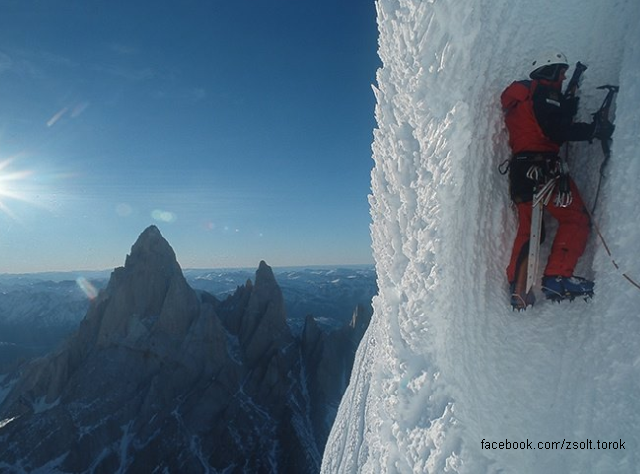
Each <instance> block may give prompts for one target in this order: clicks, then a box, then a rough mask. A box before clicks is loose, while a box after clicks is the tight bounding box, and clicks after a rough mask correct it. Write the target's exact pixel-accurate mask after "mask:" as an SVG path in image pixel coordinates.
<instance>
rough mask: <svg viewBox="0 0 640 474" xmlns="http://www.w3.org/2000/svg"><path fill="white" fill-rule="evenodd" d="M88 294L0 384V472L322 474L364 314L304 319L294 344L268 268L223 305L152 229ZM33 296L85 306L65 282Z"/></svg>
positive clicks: (364, 309)
mask: <svg viewBox="0 0 640 474" xmlns="http://www.w3.org/2000/svg"><path fill="white" fill-rule="evenodd" d="M300 273H305V272H299V274H298V275H297V276H296V275H293V274H289V275H290V276H291V280H293V281H298V280H300V279H301V277H300ZM351 274H352V273H351V272H347V271H345V272H344V273H341V272H339V271H336V272H335V273H331V276H332V278H333V280H331V282H329V284H338V283H339V281H340V280H341V279H343V278H344V279H346V280H348V281H349V280H353V279H352V278H347V277H345V276H344V275H347V276H349V275H351ZM205 275H206V274H205ZM316 275H319V274H316ZM322 275H324V276H323V277H322V278H321V279H326V276H327V274H326V273H325V274H322ZM315 278H320V277H319V276H316V277H315ZM213 280H214V279H213V278H212V277H211V275H209V276H205V277H203V278H200V281H201V282H205V283H206V282H211V281H213ZM316 281H317V280H316ZM352 283H353V282H352ZM208 284H210V283H208ZM226 284H229V282H227V283H226ZM234 284H235V282H234ZM325 284H326V282H325V283H321V284H318V286H317V287H315V291H318V288H321V287H323V285H325ZM58 285H61V286H58ZM92 285H93V283H91V284H90V283H89V282H86V281H80V285H79V286H81V287H83V288H84V289H85V291H87V292H88V293H89V294H92V295H95V297H94V298H93V299H92V300H91V302H90V303H89V305H88V309H87V311H86V314H85V316H84V317H83V318H82V320H81V322H80V324H79V326H78V327H77V330H75V331H74V332H73V333H72V334H71V335H70V336H69V337H68V338H67V339H66V340H65V341H64V343H62V344H61V345H59V346H58V347H57V348H56V349H55V350H54V351H53V352H50V353H48V354H46V355H45V356H43V357H40V358H36V359H34V360H32V361H28V362H25V363H23V364H21V365H19V366H17V367H15V369H14V370H11V371H10V372H6V373H5V374H4V375H0V471H2V472H5V471H8V472H47V473H66V472H76V473H113V472H126V473H137V472H158V473H160V472H176V473H177V472H179V473H182V472H188V473H208V472H233V473H247V474H249V473H251V474H253V473H263V472H264V473H278V474H289V473H291V474H294V473H295V474H298V473H309V474H313V473H315V472H319V470H320V460H321V456H322V452H323V449H324V445H325V443H326V440H327V437H328V434H329V430H330V428H331V426H332V424H333V420H334V418H335V416H336V412H337V407H338V404H339V402H340V400H341V397H342V394H343V393H344V391H345V389H346V386H347V383H348V381H349V378H350V374H351V368H352V366H353V361H354V358H355V352H356V349H357V347H358V344H359V342H360V340H361V338H362V337H363V336H364V334H365V331H366V329H367V327H368V324H369V321H370V318H371V316H372V310H371V305H370V304H365V305H358V306H357V307H356V308H355V310H354V311H353V312H352V317H351V319H350V320H349V321H348V322H347V323H345V324H343V325H342V326H341V327H340V328H339V329H336V330H324V331H323V330H321V329H320V326H319V325H318V324H317V322H316V321H315V319H314V318H313V317H312V316H307V317H305V318H304V321H303V325H302V328H301V330H300V332H299V334H296V333H294V331H292V329H291V326H290V325H289V324H288V323H287V311H286V309H285V300H284V296H283V291H282V290H281V288H280V286H279V285H278V283H277V280H276V277H275V275H274V272H273V270H272V269H271V268H270V267H269V266H268V265H267V264H266V263H265V262H260V265H259V267H258V269H257V271H256V272H255V273H254V274H253V278H249V279H247V280H246V281H245V282H244V283H243V284H241V285H239V286H237V287H236V289H235V291H233V292H231V293H230V294H228V295H226V296H225V297H224V298H218V297H216V296H215V295H213V294H211V293H209V292H207V291H205V290H202V289H194V288H192V287H191V285H190V284H189V282H188V281H187V279H186V278H185V275H184V273H183V272H182V270H181V268H180V266H179V265H178V263H177V260H176V256H175V254H174V252H173V249H172V248H171V246H170V245H169V243H168V242H167V241H166V240H165V239H164V238H163V237H162V235H161V234H160V231H159V230H158V229H157V228H156V227H155V226H151V227H149V228H148V229H146V230H145V231H144V232H143V233H142V234H141V236H140V237H139V238H138V240H137V241H136V243H135V244H134V245H133V247H132V249H131V253H130V254H129V255H128V256H127V258H126V262H125V265H124V266H123V267H119V268H117V269H115V270H114V271H113V272H112V273H111V276H110V278H109V281H108V283H107V284H106V285H101V288H100V291H99V292H97V293H96V292H94V289H93V288H92ZM19 286H20V285H18V286H17V287H16V286H14V290H13V291H18V287H19ZM28 286H29V285H27V287H28ZM35 286H37V287H39V288H40V294H41V295H47V294H49V291H48V290H47V289H50V288H58V289H60V288H66V290H65V291H67V293H68V295H73V297H72V296H68V299H69V301H70V302H71V301H81V298H77V296H78V295H77V293H76V292H74V291H75V290H72V289H71V286H72V285H69V284H68V282H66V281H63V282H49V283H42V282H41V284H36V285H35ZM355 286H357V285H352V287H355ZM9 293H12V292H9ZM56 293H57V290H56V291H54V294H56ZM347 293H348V294H350V295H351V294H353V291H352V290H350V291H347ZM4 294H5V295H7V294H8V293H4ZM83 294H84V292H83ZM39 298H42V301H46V298H47V297H46V296H40V297H39ZM36 307H38V306H37V305H36ZM64 310H65V311H66V310H67V309H64ZM61 311H63V310H62V309H61ZM70 319H73V318H68V317H66V316H64V317H61V318H60V319H55V318H46V317H45V318H44V319H42V320H43V321H48V322H52V321H53V322H55V321H69V320H70ZM5 320H6V324H8V325H9V324H11V321H12V320H11V319H9V318H5ZM37 320H38V318H36V317H34V319H33V321H37ZM43 324H44V323H43ZM53 326H54V327H57V326H56V324H53ZM34 331H35V332H38V330H36V329H34Z"/></svg>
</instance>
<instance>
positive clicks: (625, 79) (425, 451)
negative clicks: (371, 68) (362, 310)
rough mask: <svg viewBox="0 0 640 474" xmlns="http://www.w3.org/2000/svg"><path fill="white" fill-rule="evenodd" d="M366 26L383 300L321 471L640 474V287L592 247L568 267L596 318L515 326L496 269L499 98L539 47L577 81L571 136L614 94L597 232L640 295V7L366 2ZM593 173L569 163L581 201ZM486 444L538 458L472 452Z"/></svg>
mask: <svg viewBox="0 0 640 474" xmlns="http://www.w3.org/2000/svg"><path fill="white" fill-rule="evenodd" d="M559 3H560V4H559ZM377 9H378V22H379V30H380V40H379V54H380V57H381V59H382V62H383V67H382V69H381V70H380V71H379V73H378V85H377V88H376V89H375V93H376V98H377V108H376V118H377V122H378V129H377V130H376V131H375V138H374V144H373V158H374V161H375V167H374V170H373V172H372V195H371V197H370V203H371V214H372V217H373V224H372V228H371V232H372V238H373V247H374V254H375V258H376V268H377V272H378V279H379V281H378V283H379V288H380V292H379V296H377V297H376V299H375V301H374V307H375V314H374V318H373V321H372V323H371V325H370V327H369V330H368V332H367V334H366V335H365V338H364V339H363V342H362V344H361V346H360V348H359V351H358V354H357V360H356V366H355V367H354V371H353V374H352V378H351V383H350V386H349V388H348V391H347V393H346V395H345V397H344V398H343V401H342V404H341V406H340V410H339V413H338V418H337V420H336V423H335V425H334V428H333V431H332V434H331V437H330V439H329V443H328V445H327V449H326V451H325V455H324V460H323V468H322V470H323V473H336V474H337V473H340V474H343V473H359V474H360V473H385V472H388V473H412V472H415V473H424V472H433V473H440V472H460V473H480V472H495V473H498V472H518V473H529V472H530V473H549V472H563V473H574V472H575V473H589V472H593V473H600V472H618V473H620V472H636V469H637V466H638V465H640V454H639V453H640V429H638V427H639V426H640V395H638V394H639V393H640V343H639V342H638V335H639V334H640V309H639V308H640V290H638V289H637V288H635V287H633V286H632V285H630V284H629V283H628V282H627V281H626V280H625V279H624V278H623V277H622V276H621V274H620V273H621V271H618V270H616V269H615V268H614V266H613V265H612V263H611V259H610V257H609V256H608V255H607V254H606V252H605V251H604V248H603V245H602V244H601V242H600V241H598V240H597V239H596V238H595V237H593V238H592V239H591V241H590V243H589V247H588V249H587V252H586V254H585V256H584V257H583V259H582V262H581V263H580V265H579V267H578V269H577V273H578V274H581V275H583V276H587V277H590V278H594V279H595V280H596V282H597V286H596V296H595V298H594V299H593V300H592V301H591V302H590V303H585V302H583V301H574V302H573V303H562V304H551V303H547V302H545V301H542V297H541V295H540V292H539V290H538V296H539V300H541V301H540V302H539V304H537V305H536V306H535V307H534V308H533V309H531V310H529V311H527V312H523V313H514V312H512V311H511V308H510V306H509V304H508V292H507V284H506V281H505V276H504V269H505V267H506V265H507V262H508V258H509V252H510V248H511V243H512V239H513V236H514V233H515V215H514V211H513V209H512V208H511V207H510V204H509V200H508V197H507V194H508V191H507V186H508V185H507V180H506V178H505V177H503V176H501V175H500V174H499V173H498V171H497V165H498V164H499V163H500V162H501V161H502V160H504V159H505V158H507V157H508V148H507V145H506V132H505V130H504V126H503V122H502V116H501V111H500V108H499V95H500V92H501V91H502V90H503V89H504V88H505V87H506V86H507V85H508V84H509V83H510V82H511V81H513V80H516V79H523V78H525V77H526V74H527V73H528V63H529V59H530V58H531V57H533V56H535V55H536V54H537V53H538V52H540V50H545V49H549V48H559V49H561V50H562V51H564V52H565V54H566V55H567V56H568V57H569V60H570V61H571V62H572V63H575V62H576V61H578V60H580V61H582V62H585V63H587V64H588V65H589V69H588V71H587V73H586V75H585V78H584V81H583V84H582V89H581V92H580V95H581V112H580V114H579V117H578V118H579V119H581V120H585V121H587V120H590V116H589V113H590V112H593V111H595V110H596V109H597V108H598V106H599V105H600V103H601V101H602V99H603V98H604V93H603V92H602V91H598V90H596V86H599V85H602V84H605V83H613V84H619V85H620V86H621V91H620V95H619V97H618V108H617V113H616V122H617V129H616V133H615V144H614V156H613V157H612V159H611V162H610V164H609V166H608V168H607V175H606V180H605V183H604V185H603V186H604V187H603V190H602V194H601V198H600V203H599V204H598V212H597V214H596V216H595V217H596V220H597V222H598V223H599V225H600V228H601V230H602V233H603V235H604V236H605V238H606V239H607V241H608V243H609V244H610V247H611V250H612V252H613V253H614V257H615V259H616V261H617V262H618V263H619V264H620V265H621V267H623V268H622V271H624V272H626V273H628V274H630V275H636V277H637V279H640V258H639V257H637V255H638V252H637V242H638V240H639V237H640V227H639V225H638V224H637V222H639V221H640V195H639V193H638V192H637V188H638V184H637V183H638V180H639V179H640V160H639V159H638V153H637V146H638V144H637V141H638V138H639V137H640V119H639V112H638V104H639V103H640V87H639V85H638V84H639V71H640V48H639V46H638V44H640V33H639V31H640V29H639V28H638V25H639V24H640V3H639V2H637V0H621V1H616V2H609V1H607V2H595V1H589V2H585V1H584V0H566V1H564V2H555V1H553V0H529V1H522V0H448V1H439V0H434V1H425V0H378V2H377ZM570 73H571V71H569V74H570ZM601 159H602V152H601V150H600V146H599V143H594V144H592V145H588V144H578V145H573V146H572V147H571V148H570V155H569V162H570V165H571V166H572V169H573V174H574V177H575V179H576V181H577V182H578V185H579V186H580V188H581V189H582V194H583V197H584V198H585V200H586V202H588V203H591V202H592V200H593V196H594V193H595V187H596V183H597V174H598V168H599V166H600V161H601ZM547 224H548V230H549V232H551V233H553V231H554V224H553V222H552V221H550V222H548V223H547ZM549 240H550V239H548V241H549ZM544 248H547V249H548V242H547V244H546V245H545V247H544ZM483 439H484V440H486V441H490V442H493V441H495V442H500V441H505V440H510V441H511V442H524V443H525V444H524V445H523V446H524V447H528V446H530V447H531V449H524V450H520V449H519V450H514V449H483V445H482V440H483ZM588 441H591V442H592V443H591V445H589V444H588V443H587V442H588ZM597 441H608V442H614V441H616V442H618V447H619V448H621V447H622V446H620V443H621V442H624V449H617V450H614V449H607V450H602V449H596V442H597ZM528 442H531V444H528ZM554 442H556V444H551V443H554ZM563 442H564V444H563V445H562V446H563V449H560V443H563ZM569 442H571V443H578V444H577V445H573V444H572V445H571V447H578V448H579V447H580V446H581V444H580V443H584V444H583V446H584V447H592V448H594V449H584V450H580V449H571V450H567V449H566V446H567V443H569ZM540 443H542V444H540ZM546 443H549V444H546ZM546 446H549V447H550V448H551V447H552V446H555V449H545V447H546ZM610 446H612V445H610Z"/></svg>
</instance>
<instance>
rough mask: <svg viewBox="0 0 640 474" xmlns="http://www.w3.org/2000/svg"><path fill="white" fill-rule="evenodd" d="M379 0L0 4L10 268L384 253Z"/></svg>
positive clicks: (362, 258)
mask: <svg viewBox="0 0 640 474" xmlns="http://www.w3.org/2000/svg"><path fill="white" fill-rule="evenodd" d="M378 67H379V60H378V57H377V26H376V23H375V7H374V3H373V0H349V1H344V0H328V1H308V0H297V1H293V0H286V1H285V0H268V1H267V0H251V1H240V2H228V1H217V0H214V1H201V0H186V1H184V2H174V1H171V2H170V1H164V0H161V1H155V2H135V1H85V2H67V1H58V0H47V1H34V0H9V1H3V2H2V5H1V6H0V104H1V106H0V272H8V273H20V272H33V271H49V270H83V269H108V268H112V267H115V266H119V265H122V263H123V261H124V256H125V254H126V253H127V252H128V251H129V250H130V247H131V245H132V244H133V242H134V241H135V239H136V238H137V237H138V235H139V234H140V233H141V232H142V231H143V230H144V229H145V228H146V227H147V226H148V225H150V224H156V225H157V226H158V227H159V228H160V230H161V231H162V233H163V235H164V236H165V237H166V238H167V240H168V241H169V242H170V244H171V245H172V246H173V248H174V250H175V251H176V254H177V256H178V260H179V262H180V263H181V265H182V266H183V267H185V268H191V267H229V266H248V267H254V266H257V264H258V262H259V260H261V259H264V260H266V261H267V263H269V264H270V265H272V266H289V265H311V264H352V263H371V262H372V257H371V247H370V235H369V222H370V216H369V206H368V202H367V195H368V194H369V192H370V170H371V167H372V166H373V161H372V160H371V142H372V140H373V135H372V134H373V129H374V128H375V120H374V96H373V93H372V90H371V84H374V83H375V72H376V69H377V68H378Z"/></svg>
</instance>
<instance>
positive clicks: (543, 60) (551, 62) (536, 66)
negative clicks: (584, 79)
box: [529, 51, 569, 79]
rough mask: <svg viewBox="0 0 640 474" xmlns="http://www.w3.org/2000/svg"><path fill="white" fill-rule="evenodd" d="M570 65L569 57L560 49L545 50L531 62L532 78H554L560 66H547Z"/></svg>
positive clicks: (530, 75)
mask: <svg viewBox="0 0 640 474" xmlns="http://www.w3.org/2000/svg"><path fill="white" fill-rule="evenodd" d="M556 65H558V66H563V67H569V61H567V57H566V56H565V55H564V54H563V53H561V52H560V51H545V52H544V53H542V54H539V55H538V57H536V58H535V59H534V60H533V61H532V62H531V68H532V69H531V73H530V74H529V77H530V78H531V79H553V76H555V72H556V71H557V70H558V68H557V67H556V68H549V69H545V68H546V67H547V66H556Z"/></svg>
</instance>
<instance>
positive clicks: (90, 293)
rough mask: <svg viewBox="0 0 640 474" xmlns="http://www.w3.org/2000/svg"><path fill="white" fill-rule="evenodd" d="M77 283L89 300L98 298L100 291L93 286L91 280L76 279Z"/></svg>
mask: <svg viewBox="0 0 640 474" xmlns="http://www.w3.org/2000/svg"><path fill="white" fill-rule="evenodd" d="M76 283H77V285H78V286H79V287H80V289H81V290H82V292H83V293H84V294H85V295H86V296H87V298H89V299H90V300H94V299H95V298H96V296H98V290H97V289H96V287H95V286H93V285H92V284H91V282H90V281H89V280H87V279H86V278H85V277H82V276H81V277H78V278H76Z"/></svg>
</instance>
